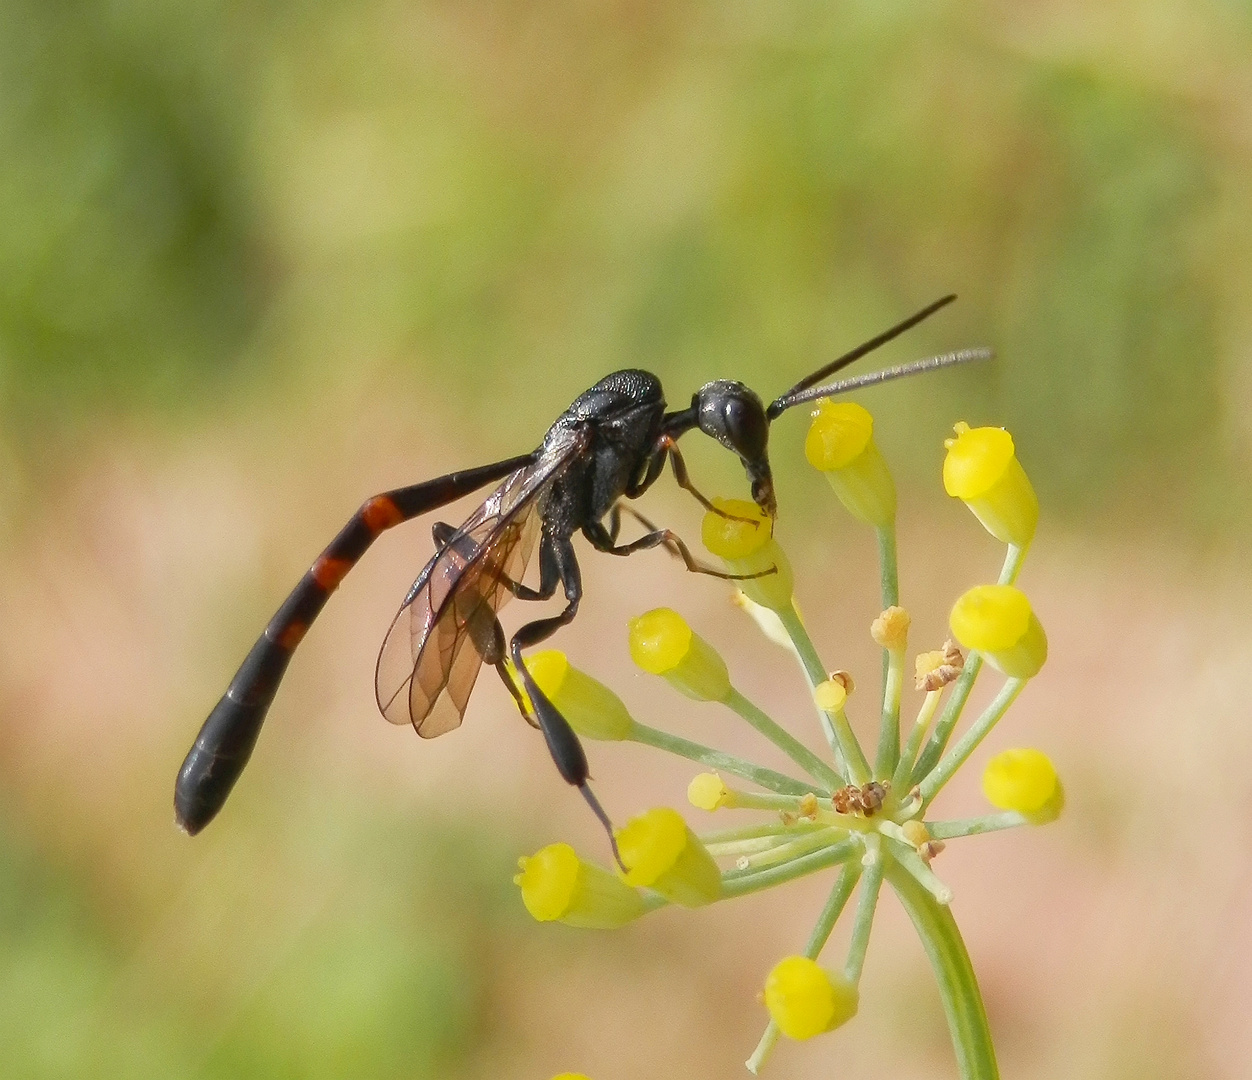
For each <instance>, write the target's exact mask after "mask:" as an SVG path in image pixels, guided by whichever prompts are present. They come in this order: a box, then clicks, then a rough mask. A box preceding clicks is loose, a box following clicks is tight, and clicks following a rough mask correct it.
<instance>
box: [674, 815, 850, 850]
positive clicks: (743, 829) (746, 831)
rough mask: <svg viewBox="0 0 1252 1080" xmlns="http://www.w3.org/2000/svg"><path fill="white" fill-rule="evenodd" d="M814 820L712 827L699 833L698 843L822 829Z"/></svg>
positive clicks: (706, 844)
mask: <svg viewBox="0 0 1252 1080" xmlns="http://www.w3.org/2000/svg"><path fill="white" fill-rule="evenodd" d="M825 827H826V826H825V825H819V824H818V823H817V822H815V821H797V822H795V823H794V824H792V825H787V824H784V823H783V822H781V821H769V822H766V823H765V824H759V823H758V824H756V825H740V826H739V827H738V828H735V829H714V830H712V831H711V832H705V833H699V834H698V835H699V837H700V843H702V844H703V845H704V846H705V847H708V846H709V845H710V844H733V843H735V842H736V841H739V840H755V839H756V838H757V837H760V836H791V835H792V834H795V835H797V836H803V835H804V834H806V833H811V832H814V831H816V830H817V829H824V828H825Z"/></svg>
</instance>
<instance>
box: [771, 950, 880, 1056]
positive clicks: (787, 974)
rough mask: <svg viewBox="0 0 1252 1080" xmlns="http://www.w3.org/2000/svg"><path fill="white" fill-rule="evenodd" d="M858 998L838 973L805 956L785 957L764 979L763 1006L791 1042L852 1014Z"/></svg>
mask: <svg viewBox="0 0 1252 1080" xmlns="http://www.w3.org/2000/svg"><path fill="white" fill-rule="evenodd" d="M859 1003H860V995H859V994H858V992H857V989H856V987H855V986H854V985H853V984H852V983H850V982H849V981H848V980H847V979H845V978H844V977H843V976H842V975H841V974H838V973H835V972H830V971H827V970H826V969H825V968H823V967H821V966H820V965H819V964H818V963H817V962H816V961H814V960H810V959H809V958H808V957H806V956H788V957H786V958H785V959H783V960H780V961H779V962H778V963H777V964H775V965H774V970H773V971H771V972H770V973H769V976H768V977H767V978H766V980H765V1007H766V1008H767V1009H769V1014H770V1016H771V1017H773V1019H774V1023H776V1024H777V1025H778V1027H779V1030H781V1031H782V1033H783V1034H784V1035H786V1036H788V1037H789V1038H792V1039H811V1038H812V1037H813V1036H814V1035H820V1034H821V1033H822V1032H823V1031H830V1030H832V1029H833V1028H837V1027H838V1026H839V1025H840V1024H845V1023H847V1022H848V1021H849V1020H851V1019H852V1017H854V1016H855V1015H856V1010H857V1006H858V1004H859Z"/></svg>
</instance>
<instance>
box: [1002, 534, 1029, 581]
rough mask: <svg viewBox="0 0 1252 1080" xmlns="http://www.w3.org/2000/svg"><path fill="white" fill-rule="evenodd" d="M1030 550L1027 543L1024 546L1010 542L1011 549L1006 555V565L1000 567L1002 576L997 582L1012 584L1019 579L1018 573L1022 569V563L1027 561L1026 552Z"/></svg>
mask: <svg viewBox="0 0 1252 1080" xmlns="http://www.w3.org/2000/svg"><path fill="white" fill-rule="evenodd" d="M1029 550H1030V545H1029V544H1026V545H1025V546H1024V547H1018V546H1017V545H1016V544H1009V549H1008V551H1007V552H1006V553H1005V556H1004V565H1003V566H1002V567H1001V568H1000V577H999V580H998V582H997V584H999V585H1012V584H1013V582H1015V581H1016V580H1017V575H1018V574H1019V573H1020V572H1021V569H1022V563H1023V562H1025V561H1026V552H1028V551H1029Z"/></svg>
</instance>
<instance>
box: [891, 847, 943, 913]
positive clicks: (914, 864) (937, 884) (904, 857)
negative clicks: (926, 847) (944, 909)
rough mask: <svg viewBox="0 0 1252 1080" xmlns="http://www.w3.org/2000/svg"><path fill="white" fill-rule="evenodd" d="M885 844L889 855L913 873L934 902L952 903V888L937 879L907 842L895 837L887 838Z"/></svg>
mask: <svg viewBox="0 0 1252 1080" xmlns="http://www.w3.org/2000/svg"><path fill="white" fill-rule="evenodd" d="M887 844H888V847H889V848H890V850H891V857H892V858H893V859H895V861H896V862H898V863H899V864H900V865H901V866H903V867H904V869H905V870H907V871H908V872H909V873H910V874H912V875H913V878H914V880H915V881H916V882H917V883H918V884H919V885H920V886H921V887H922V888H923V889H925V890H926V891H927V892H928V893H930V895H931V896H933V897H934V898H935V902H936V903H939V904H950V903H952V890H951V889H949V888H948V887H947V886H946V885H945V884H944V883H943V882H942V881H940V880H939V878H938V877H937V876H936V874H935V872H934V871H933V870H932V869H931V868H930V867H929V866H927V865H926V860H925V859H923V858H922V857H921V856H920V855H919V854H918V853H917V852H916V851H914V850H913V848H912V847H911V846H910V845H909V844H906V843H903V842H901V841H899V840H895V839H890V840H888V841H887Z"/></svg>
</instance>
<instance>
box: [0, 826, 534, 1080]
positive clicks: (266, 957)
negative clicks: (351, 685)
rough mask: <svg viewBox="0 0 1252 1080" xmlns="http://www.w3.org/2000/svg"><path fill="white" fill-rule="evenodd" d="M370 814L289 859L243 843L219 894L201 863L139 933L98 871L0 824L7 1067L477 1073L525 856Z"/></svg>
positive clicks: (140, 1072) (58, 1073)
mask: <svg viewBox="0 0 1252 1080" xmlns="http://www.w3.org/2000/svg"><path fill="white" fill-rule="evenodd" d="M352 825H353V831H352V839H351V841H350V843H349V842H346V841H345V842H344V843H343V844H332V845H330V846H331V847H332V848H333V851H331V852H327V851H320V852H317V851H311V850H310V847H311V844H310V842H309V840H308V838H305V840H304V841H303V842H302V841H301V840H300V839H299V838H292V839H293V843H292V844H291V845H290V846H289V847H288V848H287V850H286V852H285V853H284V855H283V856H281V857H279V858H277V859H275V858H272V857H268V858H266V857H260V853H258V852H255V851H249V849H248V845H247V843H246V841H244V842H242V843H240V842H238V841H239V839H240V838H238V837H236V838H234V839H235V840H236V844H235V849H234V851H233V852H232V856H231V862H232V864H233V866H232V868H231V870H229V871H228V872H225V873H223V875H222V878H221V880H217V881H214V882H213V883H212V889H211V890H210V891H209V894H208V895H207V896H196V895H195V893H194V888H195V885H196V881H195V879H194V878H193V879H192V880H191V882H190V883H189V886H190V887H189V889H188V891H187V892H186V893H185V894H184V895H183V897H182V898H181V902H180V903H179V904H178V905H177V907H176V908H175V909H174V910H173V911H171V912H169V913H167V916H166V919H165V920H163V921H162V922H157V923H156V924H154V925H150V926H149V927H148V934H149V937H148V938H147V939H146V940H139V941H135V940H130V939H129V935H130V934H131V933H132V932H133V930H132V928H131V927H130V925H129V924H130V922H131V920H132V919H133V918H134V917H135V915H137V914H138V913H135V912H131V913H128V916H127V917H123V918H121V919H110V918H109V917H108V916H107V914H106V912H107V909H108V905H107V904H106V903H102V902H101V900H102V898H101V897H100V896H99V895H95V892H96V890H95V889H93V887H92V885H91V883H89V882H85V881H82V880H80V879H79V878H78V876H77V875H76V874H75V873H73V872H72V871H70V870H69V869H65V868H62V869H58V868H56V867H55V866H53V865H50V864H49V861H48V860H47V859H46V858H43V857H41V856H40V855H39V854H38V852H37V851H36V850H34V849H33V848H31V847H30V845H29V844H26V843H25V842H24V841H22V840H21V839H20V838H19V836H18V834H16V833H15V832H14V831H13V830H12V829H11V828H10V827H9V826H8V823H7V821H6V820H4V819H0V997H2V998H3V1001H4V1006H3V1008H0V1069H2V1070H3V1074H4V1075H5V1076H6V1077H14V1078H18V1077H21V1078H32V1080H34V1078H45V1077H46V1078H49V1080H51V1078H54V1077H55V1078H60V1077H67V1076H100V1077H134V1076H154V1077H155V1076H160V1077H169V1078H174V1077H182V1076H198V1077H223V1078H226V1077H240V1076H264V1077H301V1078H309V1080H316V1078H319V1077H326V1078H332V1077H335V1078H338V1077H343V1076H369V1077H380V1078H381V1077H409V1078H413V1077H427V1076H429V1077H442V1076H450V1075H455V1074H457V1073H459V1072H461V1071H462V1070H463V1069H464V1068H465V1067H466V1064H467V1062H468V1061H469V1060H470V1058H471V1056H472V1047H473V1046H474V1045H475V1043H476V1042H477V1041H478V1040H477V1039H476V1038H475V1033H476V1026H477V1025H479V1024H481V1023H482V1021H483V1013H484V1001H483V1000H482V998H483V995H484V993H485V981H486V976H487V972H488V971H489V967H488V966H487V965H486V964H485V963H484V960H485V958H486V957H488V956H489V955H490V954H491V952H492V950H493V948H494V946H493V944H492V941H493V938H494V937H495V936H497V935H498V934H499V933H500V929H501V923H502V920H505V919H506V918H507V917H514V918H516V917H517V912H516V911H515V904H514V903H512V901H513V900H514V897H513V895H512V891H511V885H510V884H509V878H508V873H507V872H506V871H505V870H502V866H503V867H505V868H506V869H507V866H508V865H509V863H510V862H511V858H510V856H509V855H508V854H505V853H504V851H503V849H502V847H501V845H500V844H499V842H498V840H496V841H494V842H493V841H491V840H490V839H488V838H484V837H482V836H479V835H478V834H477V833H476V832H467V831H466V830H465V829H463V828H456V827H452V826H441V825H439V823H437V822H436V823H432V822H430V821H429V820H427V821H424V822H420V823H418V822H414V821H412V820H409V819H406V818H404V817H403V816H401V817H400V818H399V819H398V820H394V821H391V822H388V823H387V824H385V825H384V824H382V823H380V822H377V821H373V822H371V821H368V820H363V819H361V818H359V817H358V818H356V819H355V820H353V822H352ZM415 826H417V827H415ZM363 838H366V840H365V842H364V843H363V842H362V840H363ZM314 842H316V841H314ZM323 843H324V838H323ZM293 850H294V851H295V852H297V854H296V855H293V854H292V851H293ZM452 866H454V867H456V870H455V873H452V874H449V872H448V868H449V867H452ZM280 879H294V881H295V883H296V884H297V885H300V886H301V887H302V888H301V890H299V891H303V892H304V893H305V896H304V898H303V899H301V898H299V897H298V895H297V890H295V889H293V888H292V887H291V885H292V882H291V881H290V880H280ZM434 883H439V887H438V888H435V887H433V885H434ZM267 901H272V902H273V910H267V906H268V905H267ZM506 901H508V902H509V903H508V904H507V907H506V904H505V902H506ZM227 904H228V909H229V918H227V917H225V915H226V911H225V910H224V909H223V908H219V907H218V905H227ZM505 912H507V917H506V916H505ZM215 916H216V917H215ZM275 927H278V928H283V927H286V930H285V931H280V932H281V933H283V935H284V936H281V937H279V938H275V937H274V932H275V930H274V928H275ZM192 972H194V977H189V976H190V975H191V973H192Z"/></svg>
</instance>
